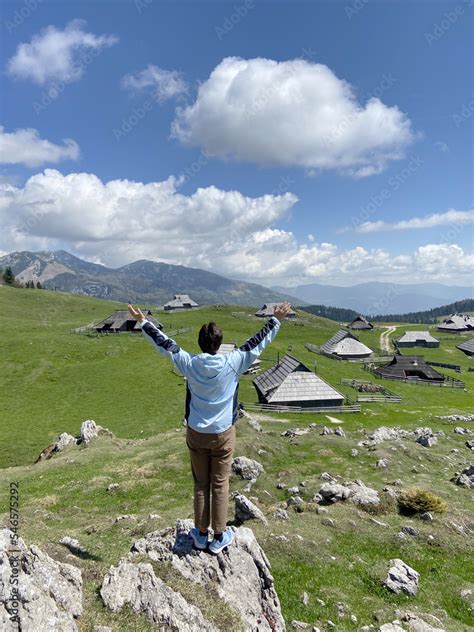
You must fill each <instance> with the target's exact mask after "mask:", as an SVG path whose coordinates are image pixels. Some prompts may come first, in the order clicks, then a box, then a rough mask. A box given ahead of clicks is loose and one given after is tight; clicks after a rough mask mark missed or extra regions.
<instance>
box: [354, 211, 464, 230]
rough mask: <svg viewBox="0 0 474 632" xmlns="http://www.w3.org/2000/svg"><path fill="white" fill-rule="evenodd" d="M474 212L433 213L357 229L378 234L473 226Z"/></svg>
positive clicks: (369, 224)
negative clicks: (441, 227) (465, 225)
mask: <svg viewBox="0 0 474 632" xmlns="http://www.w3.org/2000/svg"><path fill="white" fill-rule="evenodd" d="M473 222H474V211H455V210H454V209H450V210H449V211H446V212H445V213H433V214H432V215H426V216H425V217H413V218H412V219H406V220H402V221H400V222H394V223H389V222H383V221H381V220H379V221H377V222H364V223H363V224H360V225H359V226H357V228H356V229H355V230H356V232H357V233H378V232H381V231H393V230H412V229H417V228H435V227H437V226H450V225H452V226H457V225H464V224H472V223H473Z"/></svg>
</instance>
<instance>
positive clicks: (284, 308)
mask: <svg viewBox="0 0 474 632" xmlns="http://www.w3.org/2000/svg"><path fill="white" fill-rule="evenodd" d="M290 312H291V305H290V304H289V303H280V305H277V306H276V307H275V311H274V314H275V318H278V320H279V321H282V320H283V319H284V318H285V316H288V314H289V313H290Z"/></svg>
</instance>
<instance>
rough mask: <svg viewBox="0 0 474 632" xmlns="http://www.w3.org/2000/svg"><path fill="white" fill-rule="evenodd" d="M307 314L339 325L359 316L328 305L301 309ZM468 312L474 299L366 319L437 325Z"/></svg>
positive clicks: (379, 321)
mask: <svg viewBox="0 0 474 632" xmlns="http://www.w3.org/2000/svg"><path fill="white" fill-rule="evenodd" d="M301 309H302V310H304V311H305V312H309V313H310V314H315V315H316V316H322V317H323V318H329V320H335V321H337V322H338V323H342V322H344V323H350V322H352V321H353V320H354V318H356V317H357V316H359V313H358V312H355V311H354V310H353V309H344V308H343V307H328V306H326V305H309V306H308V307H301ZM466 312H474V299H471V298H466V299H463V300H462V301H456V302H454V303H449V305H442V306H441V307H435V308H433V309H427V310H424V311H420V312H408V313H406V314H377V315H376V316H368V315H366V316H365V317H366V318H367V320H369V321H372V322H374V323H386V322H389V323H424V324H427V325H429V324H435V323H437V322H438V321H439V319H440V318H442V317H443V316H448V315H449V314H464V313H466Z"/></svg>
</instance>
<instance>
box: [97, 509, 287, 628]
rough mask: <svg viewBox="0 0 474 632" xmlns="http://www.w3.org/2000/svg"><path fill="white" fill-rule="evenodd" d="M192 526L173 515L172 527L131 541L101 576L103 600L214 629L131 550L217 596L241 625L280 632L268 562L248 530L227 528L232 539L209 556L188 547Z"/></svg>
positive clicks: (177, 623)
mask: <svg viewBox="0 0 474 632" xmlns="http://www.w3.org/2000/svg"><path fill="white" fill-rule="evenodd" d="M192 526H193V523H192V521H190V520H178V521H177V523H176V529H173V528H169V529H165V530H163V531H154V532H151V533H148V534H147V535H146V536H145V537H143V538H141V539H139V540H137V541H136V542H135V543H134V544H133V546H132V548H131V551H130V553H129V554H128V556H126V557H124V558H122V559H121V560H120V562H119V564H118V566H116V567H112V568H111V569H110V570H109V572H108V573H107V575H106V576H105V578H104V582H103V584H102V588H101V591H100V592H101V596H102V599H103V600H104V603H105V604H106V605H107V606H108V607H109V608H111V609H112V610H113V611H114V612H116V611H117V610H120V609H121V608H122V607H123V605H124V604H126V603H129V604H130V605H131V606H132V608H133V609H134V610H135V611H136V612H143V613H145V614H146V615H147V616H148V617H149V618H150V619H151V620H152V621H154V622H156V623H160V624H162V625H165V624H166V625H168V626H170V627H171V628H172V629H176V630H180V631H181V630H183V631H187V630H196V629H199V630H215V629H216V628H215V626H214V624H212V623H211V622H209V621H208V620H206V616H205V615H204V614H203V612H202V611H201V610H200V609H199V608H198V607H197V606H192V605H190V604H187V602H186V599H185V597H183V595H179V596H178V598H177V597H176V596H175V595H176V594H177V593H174V594H173V592H174V591H173V590H172V589H171V588H170V587H169V586H167V585H166V584H165V583H164V582H163V581H162V580H161V579H160V578H159V577H157V575H156V573H155V571H153V568H152V566H151V565H150V564H149V563H144V562H135V558H136V556H137V555H141V556H143V555H145V556H147V557H148V558H149V559H150V560H153V561H155V562H162V563H166V564H167V565H168V566H171V568H172V569H173V571H174V572H175V573H177V574H178V576H180V577H181V578H184V579H185V580H187V581H189V582H195V583H197V584H198V585H199V586H201V587H203V588H204V589H207V590H209V592H210V593H212V591H214V593H215V595H216V598H217V599H222V600H223V601H224V602H226V604H227V605H228V607H230V608H232V609H233V610H234V611H235V612H236V613H238V615H239V617H240V619H241V621H242V627H243V629H245V630H249V631H254V632H257V631H258V632H266V631H268V632H283V630H284V629H285V624H284V620H283V617H282V614H281V610H280V603H279V600H278V596H277V594H276V592H275V588H274V582H273V577H272V575H271V572H270V563H269V562H268V560H267V558H266V556H265V553H264V552H263V550H262V549H261V547H260V546H259V544H258V542H257V540H256V538H255V536H254V534H253V533H252V531H251V530H250V529H248V528H246V527H238V528H236V527H231V528H232V530H233V531H234V542H233V543H232V544H231V545H230V546H229V547H228V548H227V549H226V550H225V551H223V552H222V553H220V554H219V555H217V556H213V555H211V554H209V553H207V552H205V551H197V550H196V549H194V548H193V545H192V540H191V538H190V536H189V531H190V529H191V528H192ZM175 604H176V607H175ZM197 622H199V623H197ZM186 625H187V626H191V627H186ZM193 625H194V627H192V626H193ZM173 626H174V627H173Z"/></svg>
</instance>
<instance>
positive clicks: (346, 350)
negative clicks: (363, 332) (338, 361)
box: [321, 329, 372, 358]
mask: <svg viewBox="0 0 474 632" xmlns="http://www.w3.org/2000/svg"><path fill="white" fill-rule="evenodd" d="M321 351H322V352H323V353H330V354H332V355H337V356H339V357H340V358H354V357H359V358H368V357H369V356H370V354H371V353H372V349H370V348H369V347H367V345H365V344H364V343H362V342H360V340H359V339H358V338H357V337H356V336H354V334H351V333H350V331H346V330H345V329H340V330H339V331H338V332H337V334H334V336H333V337H332V338H330V339H329V340H328V341H327V342H326V343H325V344H323V345H322V347H321Z"/></svg>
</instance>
